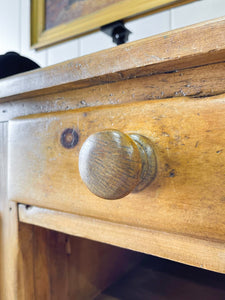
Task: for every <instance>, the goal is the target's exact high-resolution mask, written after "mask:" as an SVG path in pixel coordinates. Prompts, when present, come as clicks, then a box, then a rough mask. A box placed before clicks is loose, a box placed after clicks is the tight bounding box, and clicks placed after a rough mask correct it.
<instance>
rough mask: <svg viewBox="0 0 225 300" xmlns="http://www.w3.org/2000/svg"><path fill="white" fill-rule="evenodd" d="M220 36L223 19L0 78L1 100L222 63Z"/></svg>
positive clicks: (224, 44) (224, 31)
mask: <svg viewBox="0 0 225 300" xmlns="http://www.w3.org/2000/svg"><path fill="white" fill-rule="evenodd" d="M212 32H213V34H212ZM224 36H225V21H224V18H221V19H216V20H212V21H207V22H205V23H202V24H197V25H193V26H190V27H187V28H183V29H178V30H175V31H171V32H167V33H163V34H160V35H157V36H153V37H150V38H147V39H143V40H139V41H136V42H133V43H129V44H127V45H121V46H119V47H117V48H115V47H114V48H111V49H108V50H107V51H101V52H98V53H94V54H91V55H87V56H84V57H80V58H76V59H73V60H70V61H67V62H64V63H61V64H58V65H56V66H54V67H53V66H51V67H47V68H44V69H41V70H37V71H32V72H29V74H21V75H17V76H12V77H11V78H8V79H3V80H1V81H0V98H1V102H3V101H10V100H12V99H13V100H14V101H15V100H18V99H24V97H34V96H37V95H44V94H45V95H46V94H49V93H52V92H55V93H58V92H65V91H68V90H71V89H75V88H81V87H85V86H86V87H87V86H94V85H98V84H103V83H108V82H115V81H121V80H125V79H128V78H136V77H142V76H147V75H150V74H154V73H162V72H169V71H176V70H179V69H184V68H187V67H188V68H190V67H195V66H201V65H208V64H210V63H215V62H221V61H224V58H225V42H224V41H225V39H224ZM196 37H198V38H196Z"/></svg>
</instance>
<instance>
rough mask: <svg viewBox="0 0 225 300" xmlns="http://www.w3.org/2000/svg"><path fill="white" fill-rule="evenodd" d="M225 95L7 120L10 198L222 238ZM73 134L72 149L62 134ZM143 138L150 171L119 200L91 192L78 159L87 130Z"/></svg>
mask: <svg viewBox="0 0 225 300" xmlns="http://www.w3.org/2000/svg"><path fill="white" fill-rule="evenodd" d="M224 117H225V98H224V97H221V96H220V97H214V98H209V99H188V98H176V99H169V100H160V101H148V102H147V101H146V102H139V103H135V104H129V105H120V106H114V107H104V108H103V107H100V108H96V109H83V110H77V111H67V112H63V113H50V114H40V115H34V116H30V117H26V118H18V119H15V120H12V121H10V122H9V190H8V195H9V198H10V200H13V201H16V202H19V203H25V204H28V205H35V206H39V207H46V208H51V209H56V210H60V211H65V212H71V213H76V214H80V215H85V216H91V217H94V218H99V219H103V220H108V221H112V222H118V223H122V224H127V225H132V226H137V227H143V228H150V229H153V230H154V229H155V230H162V231H166V232H173V233H178V234H185V235H192V236H196V237H202V238H209V239H217V240H218V239H219V240H223V241H224V240H225V191H224V187H225V122H224ZM68 129H73V131H76V133H77V134H78V140H76V142H75V144H74V145H73V146H74V147H73V148H68V147H66V146H65V145H64V146H63V145H62V134H63V133H65V130H68ZM105 129H116V130H120V131H121V132H124V133H130V132H132V133H138V134H141V135H144V136H146V137H147V138H149V139H150V140H151V142H152V144H153V145H154V149H155V153H156V157H157V176H156V178H155V180H154V181H153V182H152V183H151V184H150V185H149V186H148V187H147V188H145V189H144V190H143V191H141V192H138V193H130V194H129V195H128V196H126V197H124V198H121V199H119V200H105V199H101V198H99V197H97V196H95V195H93V194H92V193H91V192H90V191H89V190H88V189H87V187H86V186H85V184H84V183H83V181H82V180H81V178H80V175H79V169H78V158H79V152H80V149H81V147H82V145H83V143H84V141H85V140H86V139H87V138H88V137H89V136H90V135H91V134H93V133H96V132H99V131H102V130H105Z"/></svg>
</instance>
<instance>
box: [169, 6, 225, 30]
mask: <svg viewBox="0 0 225 300" xmlns="http://www.w3.org/2000/svg"><path fill="white" fill-rule="evenodd" d="M224 15H225V0H201V1H197V2H193V3H190V4H187V5H184V6H180V7H177V8H174V9H172V29H175V28H179V27H184V26H187V25H191V24H195V23H198V22H203V21H206V20H209V19H213V18H219V17H222V16H224Z"/></svg>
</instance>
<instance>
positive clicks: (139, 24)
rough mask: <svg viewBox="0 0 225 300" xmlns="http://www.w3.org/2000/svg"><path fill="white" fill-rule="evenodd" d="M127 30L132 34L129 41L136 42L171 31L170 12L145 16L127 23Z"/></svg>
mask: <svg viewBox="0 0 225 300" xmlns="http://www.w3.org/2000/svg"><path fill="white" fill-rule="evenodd" d="M126 26H127V28H128V29H129V30H130V31H131V32H132V34H130V38H129V41H136V40H139V39H143V38H146V37H149V36H151V35H155V34H158V33H161V32H165V31H168V30H170V12H169V11H164V12H161V13H157V14H153V15H149V16H145V17H143V18H140V19H136V20H133V21H130V22H127V23H126Z"/></svg>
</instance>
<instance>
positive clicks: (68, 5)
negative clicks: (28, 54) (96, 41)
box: [31, 0, 195, 49]
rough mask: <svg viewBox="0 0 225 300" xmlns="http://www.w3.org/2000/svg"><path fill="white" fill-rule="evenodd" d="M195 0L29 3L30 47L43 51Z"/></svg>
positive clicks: (41, 0) (33, 0)
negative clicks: (110, 24) (66, 41)
mask: <svg viewBox="0 0 225 300" xmlns="http://www.w3.org/2000/svg"><path fill="white" fill-rule="evenodd" d="M193 1H195V0H31V46H32V48H34V49H40V48H44V47H47V46H50V45H53V44H55V43H59V42H62V41H65V40H68V39H71V38H74V37H76V36H79V35H82V34H85V33H88V32H91V31H93V30H96V29H99V28H100V27H101V26H104V25H106V24H109V23H112V22H115V21H118V20H127V19H130V18H133V17H137V16H140V15H141V14H144V13H154V12H156V11H159V10H162V9H167V8H170V7H173V6H177V5H181V4H185V3H189V2H193Z"/></svg>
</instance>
